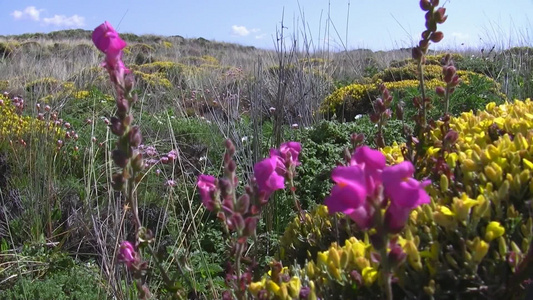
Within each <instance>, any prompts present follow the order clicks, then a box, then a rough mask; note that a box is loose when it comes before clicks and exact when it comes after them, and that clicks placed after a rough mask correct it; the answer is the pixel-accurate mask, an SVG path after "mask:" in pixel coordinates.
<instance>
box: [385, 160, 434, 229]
mask: <svg viewBox="0 0 533 300" xmlns="http://www.w3.org/2000/svg"><path fill="white" fill-rule="evenodd" d="M414 172H415V168H414V166H413V165H412V164H411V162H408V161H404V162H401V163H399V164H397V165H394V166H390V167H388V168H386V169H385V170H384V171H383V185H384V186H385V195H386V196H387V197H389V199H390V201H391V203H390V205H389V207H388V208H387V211H386V212H385V226H386V227H387V229H388V231H389V232H391V233H398V232H400V231H401V230H402V229H403V227H404V226H405V223H406V222H407V219H408V218H409V214H410V213H411V210H413V209H414V208H416V207H418V206H420V205H422V204H426V203H429V202H430V198H429V195H428V194H427V192H426V191H425V190H424V188H425V187H426V186H427V185H429V184H430V183H431V181H429V180H425V181H422V182H420V181H418V180H416V179H414V178H413V174H414Z"/></svg>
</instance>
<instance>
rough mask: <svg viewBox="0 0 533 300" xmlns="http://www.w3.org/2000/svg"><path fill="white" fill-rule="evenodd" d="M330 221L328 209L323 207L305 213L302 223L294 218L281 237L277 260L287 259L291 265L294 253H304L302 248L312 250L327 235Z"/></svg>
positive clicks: (297, 218)
mask: <svg viewBox="0 0 533 300" xmlns="http://www.w3.org/2000/svg"><path fill="white" fill-rule="evenodd" d="M332 219H333V218H332V217H331V216H330V215H329V214H328V208H327V207H326V206H324V205H319V206H317V207H316V208H315V209H314V210H312V211H311V212H306V213H305V220H304V222H301V220H300V217H299V216H298V217H295V218H294V220H293V221H292V222H291V223H290V224H289V225H288V226H287V228H285V233H284V234H283V236H282V237H281V240H280V250H279V254H278V259H280V260H282V261H285V260H286V259H287V258H289V259H290V260H291V261H287V262H289V263H292V259H294V258H295V256H296V253H299V252H304V253H305V252H306V251H302V250H303V249H302V248H304V247H306V248H307V247H308V248H312V247H316V246H317V245H319V244H321V242H322V239H323V238H324V236H328V235H329V234H328V233H329V232H328V231H330V230H331V227H332V226H331V224H332Z"/></svg>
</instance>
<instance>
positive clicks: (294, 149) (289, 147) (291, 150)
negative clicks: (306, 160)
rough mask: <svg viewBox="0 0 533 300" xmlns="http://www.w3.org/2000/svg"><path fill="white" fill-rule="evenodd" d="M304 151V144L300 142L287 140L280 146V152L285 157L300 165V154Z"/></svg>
mask: <svg viewBox="0 0 533 300" xmlns="http://www.w3.org/2000/svg"><path fill="white" fill-rule="evenodd" d="M301 151H302V144H300V143H298V142H287V143H283V144H281V145H280V146H279V153H281V154H282V155H280V156H282V157H285V159H289V160H290V162H291V163H293V164H294V165H295V166H297V165H299V164H300V162H299V161H298V155H299V154H300V152H301Z"/></svg>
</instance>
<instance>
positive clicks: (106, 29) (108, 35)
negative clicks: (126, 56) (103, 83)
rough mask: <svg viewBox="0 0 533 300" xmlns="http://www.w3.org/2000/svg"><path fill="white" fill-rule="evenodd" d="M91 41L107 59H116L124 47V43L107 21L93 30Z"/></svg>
mask: <svg viewBox="0 0 533 300" xmlns="http://www.w3.org/2000/svg"><path fill="white" fill-rule="evenodd" d="M92 39H93V43H94V45H95V46H96V48H98V50H100V51H102V52H104V53H105V54H106V56H107V57H109V58H118V56H119V55H120V52H121V51H122V49H124V48H125V47H126V42H125V41H124V40H122V39H121V38H120V36H119V35H118V32H116V31H115V29H114V28H113V26H111V24H109V22H107V21H105V22H104V23H103V24H101V25H100V26H98V27H96V28H95V29H94V31H93V34H92Z"/></svg>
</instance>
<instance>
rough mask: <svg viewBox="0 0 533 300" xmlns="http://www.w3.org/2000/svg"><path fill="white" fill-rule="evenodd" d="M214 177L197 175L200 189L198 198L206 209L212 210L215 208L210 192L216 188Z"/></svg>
mask: <svg viewBox="0 0 533 300" xmlns="http://www.w3.org/2000/svg"><path fill="white" fill-rule="evenodd" d="M215 182H216V178H215V177H213V176H211V175H203V174H202V175H200V176H199V177H198V183H197V185H198V190H199V191H200V198H202V203H203V204H204V206H205V207H206V208H207V210H210V211H211V210H213V209H214V208H215V201H214V199H213V197H212V196H211V193H212V192H213V191H215V190H216V185H215Z"/></svg>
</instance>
